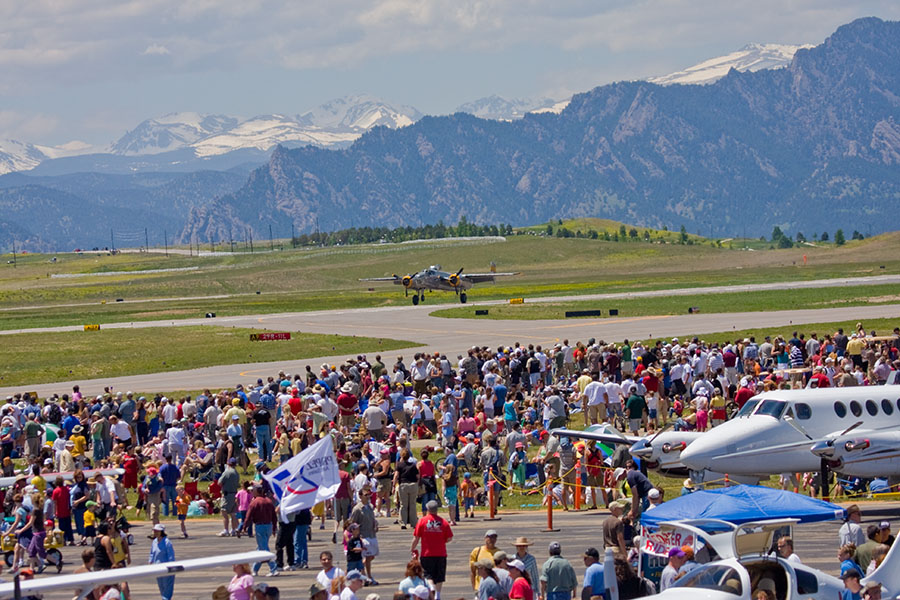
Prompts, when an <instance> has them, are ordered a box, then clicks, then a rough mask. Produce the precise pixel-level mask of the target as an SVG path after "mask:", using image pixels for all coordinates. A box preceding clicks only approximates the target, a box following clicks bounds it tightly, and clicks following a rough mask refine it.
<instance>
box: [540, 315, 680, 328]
mask: <svg viewBox="0 0 900 600" xmlns="http://www.w3.org/2000/svg"><path fill="white" fill-rule="evenodd" d="M673 316H675V315H647V316H644V317H630V318H627V319H615V320H612V319H604V320H602V321H589V322H587V323H584V322H582V323H566V324H565V325H547V326H546V327H545V329H567V328H572V327H590V326H595V327H596V326H597V325H615V324H618V323H633V322H635V321H649V320H653V319H670V318H672V317H673Z"/></svg>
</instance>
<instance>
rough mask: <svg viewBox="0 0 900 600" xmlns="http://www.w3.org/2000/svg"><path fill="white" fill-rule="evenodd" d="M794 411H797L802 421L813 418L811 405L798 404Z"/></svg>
mask: <svg viewBox="0 0 900 600" xmlns="http://www.w3.org/2000/svg"><path fill="white" fill-rule="evenodd" d="M794 410H796V411H797V418H798V419H800V420H801V421H805V420H807V419H809V418H810V417H812V409H811V408H810V407H809V404H804V403H803V402H798V403H797V404H795V405H794Z"/></svg>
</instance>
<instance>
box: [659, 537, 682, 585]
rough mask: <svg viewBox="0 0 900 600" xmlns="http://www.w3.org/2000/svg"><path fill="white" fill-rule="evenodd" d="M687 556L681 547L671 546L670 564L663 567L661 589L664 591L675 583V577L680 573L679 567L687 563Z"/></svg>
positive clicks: (660, 579) (660, 578)
mask: <svg viewBox="0 0 900 600" xmlns="http://www.w3.org/2000/svg"><path fill="white" fill-rule="evenodd" d="M685 560H686V557H685V554H684V551H683V550H682V549H681V548H678V547H676V548H671V549H670V550H669V564H667V565H666V568H664V569H663V571H662V575H660V577H659V591H660V592H662V591H663V590H665V589H666V588H668V587H670V586H671V585H672V584H673V583H675V577H676V576H677V575H678V569H680V568H681V566H682V565H683V564H684V563H685Z"/></svg>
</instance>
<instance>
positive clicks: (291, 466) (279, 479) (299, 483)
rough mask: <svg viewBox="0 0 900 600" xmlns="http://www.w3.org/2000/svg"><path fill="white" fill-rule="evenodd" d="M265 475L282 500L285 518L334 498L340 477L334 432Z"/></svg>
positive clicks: (276, 494) (278, 497)
mask: <svg viewBox="0 0 900 600" xmlns="http://www.w3.org/2000/svg"><path fill="white" fill-rule="evenodd" d="M264 477H265V478H266V481H268V482H269V485H270V486H272V491H273V492H274V493H275V498H276V499H278V501H279V503H280V506H281V511H280V512H281V516H282V517H283V518H286V517H289V516H290V515H292V514H294V513H297V512H300V511H301V510H303V509H304V508H312V507H313V506H315V505H316V504H318V503H319V502H323V501H325V500H328V499H330V498H333V497H334V495H335V494H336V493H337V490H338V487H340V485H341V477H340V474H339V471H338V464H337V457H336V456H335V455H334V447H333V446H332V445H331V436H326V437H324V438H322V439H321V440H319V441H318V442H316V443H315V444H313V445H312V446H310V447H309V448H307V449H306V450H304V451H303V452H301V453H300V454H298V455H297V456H295V457H294V458H292V459H290V460H289V461H287V462H286V463H284V464H283V465H281V466H280V467H278V468H277V469H275V470H274V471H272V472H271V473H267V474H266V475H264Z"/></svg>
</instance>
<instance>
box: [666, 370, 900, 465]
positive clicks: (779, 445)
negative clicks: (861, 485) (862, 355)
mask: <svg viewBox="0 0 900 600" xmlns="http://www.w3.org/2000/svg"><path fill="white" fill-rule="evenodd" d="M898 426H900V385H880V386H865V387H850V388H826V389H801V390H776V391H772V392H765V393H762V394H759V395H757V396H754V397H753V398H751V399H750V400H749V401H747V403H746V404H745V405H744V407H743V408H742V409H741V410H740V412H739V413H738V415H737V416H736V417H735V418H733V419H731V420H730V421H727V422H725V423H723V424H721V425H718V426H717V427H714V428H713V429H711V430H710V431H708V432H707V433H706V434H704V435H703V436H701V437H699V438H698V439H696V440H695V441H694V442H693V443H691V444H690V445H689V446H688V447H687V448H685V450H684V451H682V453H681V460H682V462H683V463H684V464H685V465H686V466H688V467H689V468H691V469H693V470H698V471H699V470H704V469H709V470H712V471H717V472H720V473H728V474H729V475H756V476H760V477H767V476H769V475H773V474H778V473H797V472H805V471H825V470H827V469H828V462H827V460H826V458H825V457H824V456H822V455H816V454H814V453H813V452H811V451H810V446H811V444H815V443H816V442H819V441H826V442H827V441H828V440H839V439H842V438H843V436H846V435H847V434H848V433H849V432H851V431H852V432H853V438H854V439H856V438H865V437H869V436H882V435H883V434H884V433H886V432H888V431H890V430H896V429H897V428H898ZM876 439H882V438H880V437H876ZM833 448H837V444H836V443H835V444H834V445H833ZM858 449H862V447H860V448H858ZM872 462H875V461H872ZM844 463H845V464H844V466H843V467H842V472H846V473H847V474H856V473H855V471H854V469H855V468H856V467H855V466H852V465H859V464H862V462H851V463H848V462H846V461H844ZM881 466H887V465H886V464H885V463H882V464H881V465H879V467H881Z"/></svg>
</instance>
